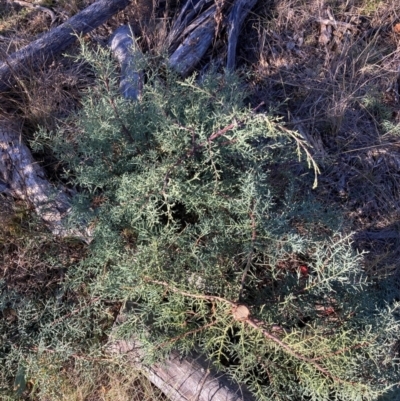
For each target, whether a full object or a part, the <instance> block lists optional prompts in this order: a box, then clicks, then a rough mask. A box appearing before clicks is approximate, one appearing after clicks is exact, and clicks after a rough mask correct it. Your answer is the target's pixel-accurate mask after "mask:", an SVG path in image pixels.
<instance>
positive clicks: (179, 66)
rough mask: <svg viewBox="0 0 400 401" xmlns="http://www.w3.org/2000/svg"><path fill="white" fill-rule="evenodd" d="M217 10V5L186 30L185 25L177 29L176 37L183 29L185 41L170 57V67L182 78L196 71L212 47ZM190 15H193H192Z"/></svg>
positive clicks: (201, 15)
mask: <svg viewBox="0 0 400 401" xmlns="http://www.w3.org/2000/svg"><path fill="white" fill-rule="evenodd" d="M189 2H190V0H189ZM204 3H207V2H204ZM201 4H202V3H201ZM216 9H217V7H216V6H215V5H214V6H212V7H210V8H208V9H207V10H206V11H204V12H203V13H201V14H200V15H199V16H198V17H197V18H196V19H195V20H194V21H192V22H191V23H190V25H189V26H188V27H186V30H185V29H183V28H185V27H184V26H183V24H182V26H180V27H179V28H176V31H175V32H174V35H177V34H178V33H179V32H180V31H181V30H182V29H183V31H182V34H181V37H183V38H184V39H183V41H182V42H181V44H180V45H179V46H178V47H177V49H176V50H175V51H174V52H173V53H172V55H171V56H170V59H169V65H170V66H171V68H172V69H173V70H175V71H176V72H177V73H178V74H180V75H181V76H182V77H187V76H188V75H189V74H190V73H191V72H192V71H193V70H194V68H195V67H196V65H197V64H198V63H199V61H200V60H201V59H202V57H203V56H204V54H205V53H206V51H207V50H208V48H209V47H210V46H211V43H212V40H213V38H214V33H215V27H216V20H215V12H216ZM190 15H192V14H191V13H190ZM184 21H185V22H184V23H188V22H189V20H188V19H187V18H185V19H184ZM185 36H186V37H185ZM173 37H175V36H173ZM175 40H176V39H175Z"/></svg>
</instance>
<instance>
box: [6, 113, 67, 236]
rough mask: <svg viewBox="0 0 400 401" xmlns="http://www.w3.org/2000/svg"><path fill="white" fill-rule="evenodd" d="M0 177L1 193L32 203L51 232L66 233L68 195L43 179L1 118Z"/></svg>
mask: <svg viewBox="0 0 400 401" xmlns="http://www.w3.org/2000/svg"><path fill="white" fill-rule="evenodd" d="M0 179H1V180H2V181H4V182H5V183H7V185H6V188H4V189H5V191H4V192H5V193H7V194H9V195H11V196H13V197H15V198H18V199H22V200H24V201H26V202H28V203H29V204H30V205H32V206H33V207H34V208H35V210H36V212H37V214H38V215H39V216H40V217H41V218H42V219H43V221H44V222H45V224H46V225H47V226H48V227H49V228H50V230H51V231H52V232H53V234H55V235H63V234H65V233H66V229H65V228H64V226H63V223H62V220H63V217H64V216H65V214H66V213H67V212H68V209H69V207H70V206H69V202H68V197H67V196H66V195H65V194H64V193H62V192H61V191H57V190H56V189H55V188H54V187H53V186H52V185H51V184H50V183H49V182H48V181H47V180H46V178H45V173H44V171H43V170H42V168H41V167H40V166H39V165H38V164H37V163H36V162H35V161H34V160H33V157H32V155H31V152H30V151H29V149H28V147H27V146H26V145H24V144H23V143H22V141H21V138H20V135H19V133H18V132H17V131H16V130H15V129H14V128H13V127H12V126H11V125H10V124H9V123H8V122H6V121H0Z"/></svg>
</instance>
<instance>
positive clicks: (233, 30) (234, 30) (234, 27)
mask: <svg viewBox="0 0 400 401" xmlns="http://www.w3.org/2000/svg"><path fill="white" fill-rule="evenodd" d="M256 3H257V0H238V1H236V3H235V4H234V6H233V7H232V10H231V12H230V14H229V19H228V26H229V28H228V57H227V62H226V68H227V69H228V70H233V69H234V68H235V62H236V47H237V42H238V38H239V33H240V28H241V27H242V25H243V22H244V20H245V19H246V17H247V15H248V14H249V12H250V10H251V9H252V8H253V7H254V6H255V4H256Z"/></svg>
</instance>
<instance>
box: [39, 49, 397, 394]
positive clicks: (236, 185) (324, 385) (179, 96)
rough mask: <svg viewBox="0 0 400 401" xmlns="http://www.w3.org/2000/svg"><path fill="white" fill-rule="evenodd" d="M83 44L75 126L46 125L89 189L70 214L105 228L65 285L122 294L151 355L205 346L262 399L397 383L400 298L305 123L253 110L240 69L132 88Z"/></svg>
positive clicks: (161, 73)
mask: <svg viewBox="0 0 400 401" xmlns="http://www.w3.org/2000/svg"><path fill="white" fill-rule="evenodd" d="M84 55H85V59H86V61H89V62H90V63H91V64H92V65H93V68H94V70H95V72H96V74H97V85H96V86H94V87H92V88H91V89H90V90H88V93H87V95H86V98H85V100H84V103H83V108H82V110H81V111H80V112H79V114H77V115H76V116H74V117H73V119H72V120H71V121H70V124H69V125H68V127H64V128H63V129H60V130H59V131H58V132H57V133H52V134H51V135H49V134H48V133H46V132H44V131H42V132H41V133H39V134H38V138H37V142H38V143H42V144H43V143H47V144H48V145H49V146H50V147H51V148H52V151H53V152H55V154H56V155H57V157H58V158H59V159H60V160H61V161H62V162H63V163H64V165H65V167H66V179H68V180H69V182H70V184H71V185H73V186H74V187H76V188H78V189H79V195H77V196H76V197H75V203H74V211H73V214H72V216H73V217H72V218H71V224H76V225H78V226H79V225H80V224H82V222H87V223H88V224H90V225H91V227H92V230H93V240H92V242H91V245H90V250H89V255H88V257H87V258H86V259H85V260H84V261H83V262H81V263H79V264H77V265H76V266H75V267H74V268H71V269H70V270H69V272H68V286H69V288H70V289H73V288H74V289H76V288H80V287H81V286H82V285H84V286H85V288H86V291H87V292H88V294H90V296H91V297H92V298H94V299H96V298H99V299H103V300H104V299H107V300H108V302H122V303H125V304H126V308H125V309H126V310H125V313H126V321H125V322H124V323H123V324H122V325H121V326H120V327H119V330H118V335H120V336H121V337H126V338H129V337H131V336H136V337H138V338H139V339H140V340H141V342H142V343H143V346H144V347H145V350H146V352H145V355H146V356H145V362H146V363H151V362H152V361H154V360H158V359H162V358H163V357H165V356H166V355H168V353H169V352H170V351H171V350H172V349H175V350H176V349H177V350H179V351H180V352H181V353H182V354H183V355H184V354H186V353H189V352H190V351H192V350H193V349H197V350H199V351H200V352H202V353H204V354H205V355H207V356H208V357H209V358H211V359H212V361H213V362H214V364H215V365H216V367H217V368H219V369H220V370H222V371H225V372H227V373H228V374H229V375H230V376H231V377H232V378H233V379H234V380H236V381H238V382H239V383H245V384H246V385H247V386H248V387H249V388H250V389H251V391H252V392H253V393H254V394H255V396H256V397H257V399H260V400H300V399H301V400H318V401H322V400H373V399H376V398H377V397H378V396H379V395H380V394H383V393H384V392H385V391H387V390H388V389H389V388H391V387H392V386H394V385H395V383H396V381H397V380H398V357H399V355H398V354H396V351H395V348H394V346H395V343H396V341H397V338H399V331H400V330H399V328H400V326H399V323H398V319H397V317H396V313H397V308H398V305H397V304H396V303H395V302H393V301H392V300H388V302H386V301H385V300H384V299H383V298H382V297H381V295H380V293H379V291H378V290H377V288H378V287H377V286H376V285H375V283H373V282H370V281H369V280H368V278H367V277H366V276H365V274H364V273H363V270H362V260H363V257H364V255H361V254H358V253H356V252H354V250H353V249H352V247H351V237H350V236H348V235H345V234H343V233H341V232H340V219H339V218H338V212H337V211H336V210H334V208H333V207H332V210H327V209H326V207H324V206H323V205H322V204H320V203H318V202H317V200H316V199H315V198H314V196H313V193H312V190H311V183H309V184H308V181H309V177H308V176H309V175H310V174H309V173H308V170H307V165H306V161H307V160H304V162H303V161H299V159H298V156H299V155H300V156H301V155H303V156H304V157H303V159H307V157H308V155H309V153H308V151H307V148H306V146H305V145H304V143H303V142H302V141H301V138H300V137H298V136H297V135H296V134H295V133H294V132H291V131H289V130H287V129H285V128H284V126H283V124H282V122H281V121H279V119H277V118H274V117H273V116H272V115H271V114H270V113H266V112H261V109H257V108H256V109H251V108H250V107H249V106H248V104H247V102H248V99H249V97H248V96H249V94H247V93H246V92H245V90H244V88H245V86H244V84H243V82H241V81H240V79H238V78H237V77H236V76H235V75H229V74H225V75H218V74H212V73H211V74H209V75H207V76H205V77H202V79H201V80H199V79H197V78H196V77H195V76H193V77H191V78H189V79H187V80H180V79H179V78H178V77H177V76H175V75H174V74H173V73H172V72H171V71H169V70H168V69H167V68H163V69H161V70H160V69H158V70H156V69H153V71H155V72H153V73H152V72H150V73H149V74H148V76H147V82H146V84H145V86H144V89H143V94H142V98H141V100H140V101H138V102H129V101H127V100H124V99H123V98H121V97H120V96H119V94H118V89H117V88H118V84H117V74H116V72H115V69H114V66H113V64H112V62H111V61H110V60H109V59H108V57H107V56H106V55H104V54H101V53H98V54H92V53H88V52H87V51H84ZM149 71H151V69H150V70H149ZM46 141H47V142H46ZM301 157H302V156H301ZM308 162H312V161H310V160H308ZM305 184H307V185H309V187H310V188H309V190H305V187H306V185H305Z"/></svg>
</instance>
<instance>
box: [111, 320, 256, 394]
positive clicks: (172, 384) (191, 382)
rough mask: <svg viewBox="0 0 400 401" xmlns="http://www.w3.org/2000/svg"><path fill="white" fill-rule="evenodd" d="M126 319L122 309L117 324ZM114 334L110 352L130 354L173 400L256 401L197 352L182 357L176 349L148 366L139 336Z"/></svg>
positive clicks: (156, 384) (138, 365)
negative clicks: (121, 336) (122, 337)
mask: <svg viewBox="0 0 400 401" xmlns="http://www.w3.org/2000/svg"><path fill="white" fill-rule="evenodd" d="M124 320H125V316H124V314H123V313H122V314H121V315H119V316H118V318H117V324H118V322H119V323H121V322H122V321H124ZM117 327H118V326H115V327H114V333H115V329H117ZM113 335H115V334H111V336H110V338H109V346H108V352H110V353H114V354H119V355H124V356H125V357H127V358H128V361H129V362H130V363H131V364H132V365H133V366H135V367H136V368H137V369H139V370H141V371H143V372H144V373H145V374H146V376H147V377H148V379H149V380H150V382H151V383H153V384H154V385H155V386H156V387H158V388H159V389H160V390H161V391H162V392H163V393H164V394H165V395H166V396H167V397H168V398H169V399H170V400H171V401H193V400H196V401H240V400H241V401H254V397H253V396H252V395H251V393H250V392H249V391H248V390H247V389H246V388H245V387H244V386H239V385H237V384H235V383H233V382H232V381H230V380H228V378H227V377H226V376H225V375H221V374H218V373H217V372H216V371H215V370H214V368H213V367H212V366H211V363H210V362H209V361H207V360H206V359H205V358H204V357H202V356H200V355H198V354H197V353H192V354H191V355H190V356H186V357H185V358H180V356H179V354H178V353H176V352H173V353H171V355H170V356H169V357H168V358H167V360H165V361H164V362H162V363H156V364H153V365H151V366H146V365H144V364H143V363H142V359H143V347H142V345H141V344H140V342H139V341H138V340H137V339H135V338H132V339H130V340H121V339H116V338H113Z"/></svg>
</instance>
